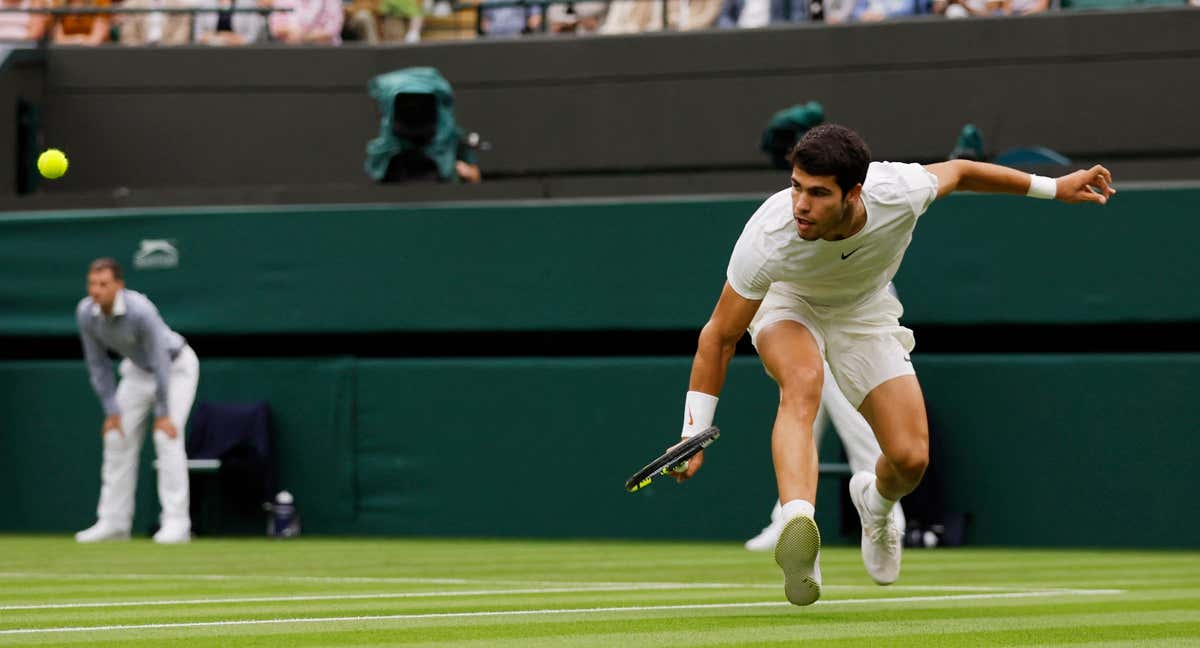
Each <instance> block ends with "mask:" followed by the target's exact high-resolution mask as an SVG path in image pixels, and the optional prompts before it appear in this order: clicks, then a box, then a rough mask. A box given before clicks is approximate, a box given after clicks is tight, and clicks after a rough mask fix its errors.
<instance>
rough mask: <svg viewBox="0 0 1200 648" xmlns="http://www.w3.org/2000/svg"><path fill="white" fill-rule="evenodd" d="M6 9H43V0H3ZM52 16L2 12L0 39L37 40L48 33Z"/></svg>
mask: <svg viewBox="0 0 1200 648" xmlns="http://www.w3.org/2000/svg"><path fill="white" fill-rule="evenodd" d="M0 6H3V7H4V8H5V9H42V8H45V6H46V5H45V4H44V3H43V2H41V0H3V5H0ZM49 24H50V17H49V16H47V15H45V14H32V13H19V12H13V13H0V41H4V42H12V41H36V40H41V39H42V37H43V36H45V35H46V27H47V26H49Z"/></svg>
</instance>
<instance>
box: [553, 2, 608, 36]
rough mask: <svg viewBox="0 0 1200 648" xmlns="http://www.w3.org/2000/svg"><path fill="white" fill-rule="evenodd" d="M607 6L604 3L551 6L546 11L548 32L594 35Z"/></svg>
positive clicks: (575, 3)
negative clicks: (548, 22)
mask: <svg viewBox="0 0 1200 648" xmlns="http://www.w3.org/2000/svg"><path fill="white" fill-rule="evenodd" d="M607 9H608V5H607V4H606V3H604V2H586V1H585V2H570V3H567V4H552V5H550V6H549V7H548V8H547V9H546V19H547V20H549V21H550V31H552V32H554V33H556V34H562V33H576V34H594V33H595V32H596V31H597V30H599V29H600V23H601V22H602V21H603V20H604V14H605V12H606V11H607Z"/></svg>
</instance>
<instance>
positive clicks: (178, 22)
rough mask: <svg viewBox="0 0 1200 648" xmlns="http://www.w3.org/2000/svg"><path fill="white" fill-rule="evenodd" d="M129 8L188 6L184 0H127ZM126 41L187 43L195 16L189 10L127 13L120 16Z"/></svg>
mask: <svg viewBox="0 0 1200 648" xmlns="http://www.w3.org/2000/svg"><path fill="white" fill-rule="evenodd" d="M121 6H123V7H125V8H126V9H187V8H188V7H189V6H190V5H189V4H188V3H187V2H185V1H184V0H125V2H124V3H122V5H121ZM119 22H120V25H121V30H120V40H121V44H122V45H186V44H187V43H188V42H189V41H191V36H192V17H191V15H190V14H185V13H170V14H165V13H162V12H159V11H156V12H154V13H145V14H125V15H124V16H121V18H120V19H119Z"/></svg>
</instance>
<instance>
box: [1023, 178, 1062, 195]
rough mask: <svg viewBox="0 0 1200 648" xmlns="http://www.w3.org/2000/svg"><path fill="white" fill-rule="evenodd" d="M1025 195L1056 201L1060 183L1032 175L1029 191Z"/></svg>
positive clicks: (1052, 179)
mask: <svg viewBox="0 0 1200 648" xmlns="http://www.w3.org/2000/svg"><path fill="white" fill-rule="evenodd" d="M1025 195H1026V196H1029V197H1030V198H1042V199H1044V200H1054V197H1055V196H1057V195H1058V181H1057V180H1055V179H1054V178H1047V177H1046V176H1040V175H1030V176H1029V191H1027V192H1025Z"/></svg>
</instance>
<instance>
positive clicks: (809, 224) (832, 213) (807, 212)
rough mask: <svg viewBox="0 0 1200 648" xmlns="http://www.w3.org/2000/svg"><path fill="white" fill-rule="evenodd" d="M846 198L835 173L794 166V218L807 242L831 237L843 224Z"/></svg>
mask: <svg viewBox="0 0 1200 648" xmlns="http://www.w3.org/2000/svg"><path fill="white" fill-rule="evenodd" d="M844 203H845V201H844V200H843V195H842V189H841V187H838V185H837V178H836V177H834V176H831V175H829V176H814V175H809V174H807V173H805V172H804V171H802V170H801V169H799V168H796V167H793V168H792V218H793V219H794V220H795V221H796V231H797V232H799V233H800V238H802V239H804V240H805V241H815V240H817V239H821V238H826V237H830V236H831V235H833V234H834V232H835V230H836V229H837V228H838V227H840V226H841V225H842V224H843V220H844V212H845V204H844Z"/></svg>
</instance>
